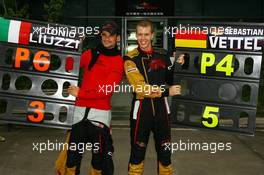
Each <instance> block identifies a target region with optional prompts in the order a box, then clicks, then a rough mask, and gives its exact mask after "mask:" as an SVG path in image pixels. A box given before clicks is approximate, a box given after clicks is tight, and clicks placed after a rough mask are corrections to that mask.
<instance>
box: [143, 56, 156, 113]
mask: <svg viewBox="0 0 264 175" xmlns="http://www.w3.org/2000/svg"><path fill="white" fill-rule="evenodd" d="M148 59H149V55H148ZM141 62H142V66H143V69H144V74H145V77H146V81H147V83H148V84H149V81H148V75H147V71H146V67H145V63H144V60H143V57H141ZM150 100H151V106H152V114H153V116H155V113H156V112H155V108H154V103H153V99H152V98H151V99H150Z"/></svg>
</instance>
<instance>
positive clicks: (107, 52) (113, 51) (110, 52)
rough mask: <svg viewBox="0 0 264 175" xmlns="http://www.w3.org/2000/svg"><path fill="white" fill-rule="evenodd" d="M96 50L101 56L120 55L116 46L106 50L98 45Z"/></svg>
mask: <svg viewBox="0 0 264 175" xmlns="http://www.w3.org/2000/svg"><path fill="white" fill-rule="evenodd" d="M96 49H97V51H99V52H100V53H101V54H103V55H106V56H116V55H120V52H119V50H118V49H117V46H116V47H114V48H112V49H107V48H105V47H104V46H103V45H102V44H99V46H98V47H97V48H96Z"/></svg>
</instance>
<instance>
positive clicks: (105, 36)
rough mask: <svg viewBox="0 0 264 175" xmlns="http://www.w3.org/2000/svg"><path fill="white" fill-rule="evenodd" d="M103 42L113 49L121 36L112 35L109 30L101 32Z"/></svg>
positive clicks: (106, 46)
mask: <svg viewBox="0 0 264 175" xmlns="http://www.w3.org/2000/svg"><path fill="white" fill-rule="evenodd" d="M101 37H102V44H103V46H104V47H105V48H107V49H112V48H114V47H115V46H116V43H117V41H119V39H120V38H119V36H118V35H117V34H114V35H111V34H110V33H109V32H107V31H103V32H102V33H101Z"/></svg>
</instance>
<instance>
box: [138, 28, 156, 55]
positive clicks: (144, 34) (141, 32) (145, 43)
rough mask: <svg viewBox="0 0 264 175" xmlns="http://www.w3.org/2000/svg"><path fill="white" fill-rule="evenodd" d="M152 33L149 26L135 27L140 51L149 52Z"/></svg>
mask: <svg viewBox="0 0 264 175" xmlns="http://www.w3.org/2000/svg"><path fill="white" fill-rule="evenodd" d="M153 35H154V33H153V32H152V31H151V26H146V27H142V26H137V31H136V37H137V42H138V45H139V47H140V49H141V50H143V51H150V50H151V48H152V45H151V40H152V38H153Z"/></svg>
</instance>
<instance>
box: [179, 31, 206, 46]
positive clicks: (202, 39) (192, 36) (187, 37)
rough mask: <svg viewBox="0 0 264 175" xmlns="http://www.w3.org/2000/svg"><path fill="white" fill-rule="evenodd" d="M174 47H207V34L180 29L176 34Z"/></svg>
mask: <svg viewBox="0 0 264 175" xmlns="http://www.w3.org/2000/svg"><path fill="white" fill-rule="evenodd" d="M175 47H185V48H201V49H205V48H206V47H207V34H203V32H200V33H199V32H195V31H190V30H189V31H188V32H187V31H182V32H179V33H178V34H176V37H175Z"/></svg>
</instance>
